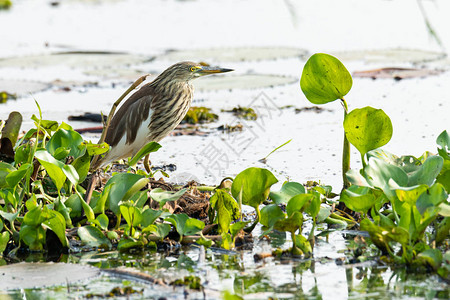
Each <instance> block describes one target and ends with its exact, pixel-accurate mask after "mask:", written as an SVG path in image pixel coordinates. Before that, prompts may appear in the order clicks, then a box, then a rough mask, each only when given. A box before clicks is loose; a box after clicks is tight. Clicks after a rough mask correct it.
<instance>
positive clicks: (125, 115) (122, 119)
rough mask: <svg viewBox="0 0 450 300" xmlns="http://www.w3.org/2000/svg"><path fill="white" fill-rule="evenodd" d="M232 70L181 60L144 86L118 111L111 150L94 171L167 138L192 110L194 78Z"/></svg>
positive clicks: (112, 126)
mask: <svg viewBox="0 0 450 300" xmlns="http://www.w3.org/2000/svg"><path fill="white" fill-rule="evenodd" d="M229 71H232V70H231V69H222V68H213V67H205V66H202V65H200V64H196V63H193V62H180V63H177V64H174V65H173V66H171V67H169V68H168V69H167V70H165V71H164V72H162V73H161V74H160V75H159V76H158V77H157V78H156V79H155V80H154V81H152V82H150V83H148V84H145V85H144V86H142V87H141V88H140V89H139V90H138V91H137V92H135V93H134V94H132V95H131V96H130V97H129V98H128V100H127V101H125V103H124V104H123V105H122V106H121V107H120V109H119V110H118V111H117V112H116V113H115V114H114V117H113V118H112V120H111V123H110V127H109V129H108V132H107V134H106V137H105V142H107V143H108V144H109V145H110V151H109V152H108V153H107V154H106V155H105V156H104V157H103V158H102V159H100V160H98V161H97V162H96V163H94V164H93V165H92V166H91V170H96V169H98V168H100V167H103V166H105V165H107V164H109V163H110V162H113V161H116V160H119V159H123V158H127V157H130V156H133V155H135V154H136V153H137V152H138V151H139V150H140V149H141V148H142V147H143V146H145V145H146V144H147V143H149V142H151V141H155V142H159V141H160V140H161V139H163V138H164V137H166V136H167V135H168V134H169V133H170V132H171V131H172V130H173V129H174V128H175V127H176V126H177V125H178V124H179V123H180V122H181V120H182V119H183V118H184V116H185V115H186V113H187V111H188V110H189V107H190V105H191V101H192V98H193V94H194V88H193V86H192V85H191V83H190V81H191V80H193V79H195V78H197V77H200V76H203V75H208V74H214V73H224V72H229Z"/></svg>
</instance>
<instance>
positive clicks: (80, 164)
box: [72, 151, 91, 182]
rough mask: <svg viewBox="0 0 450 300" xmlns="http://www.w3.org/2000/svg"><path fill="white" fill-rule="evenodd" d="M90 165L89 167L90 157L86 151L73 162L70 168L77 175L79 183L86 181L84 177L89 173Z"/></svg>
mask: <svg viewBox="0 0 450 300" xmlns="http://www.w3.org/2000/svg"><path fill="white" fill-rule="evenodd" d="M90 165H91V157H90V156H89V154H88V152H87V151H86V152H85V153H84V155H82V156H80V157H78V158H76V159H75V160H74V161H73V163H72V166H73V167H74V168H75V170H76V171H77V173H78V176H79V182H83V181H84V180H85V179H86V176H87V174H88V173H89V167H90Z"/></svg>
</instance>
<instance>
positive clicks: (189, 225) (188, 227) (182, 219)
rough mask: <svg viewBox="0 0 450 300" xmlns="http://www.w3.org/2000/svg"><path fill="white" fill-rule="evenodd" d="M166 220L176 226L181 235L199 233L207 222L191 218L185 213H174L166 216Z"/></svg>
mask: <svg viewBox="0 0 450 300" xmlns="http://www.w3.org/2000/svg"><path fill="white" fill-rule="evenodd" d="M165 221H167V222H169V223H171V224H172V225H173V226H175V228H176V230H177V232H178V234H179V235H180V237H182V236H184V235H190V234H195V233H198V232H199V231H201V230H203V228H204V227H205V223H203V222H202V221H200V220H197V219H193V218H189V216H188V215H187V214H185V213H182V214H172V215H171V216H169V217H167V218H165Z"/></svg>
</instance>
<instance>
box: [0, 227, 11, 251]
mask: <svg viewBox="0 0 450 300" xmlns="http://www.w3.org/2000/svg"><path fill="white" fill-rule="evenodd" d="M9 237H10V235H9V232H8V231H4V232H2V233H0V257H1V256H2V253H3V251H5V249H6V247H7V246H8V242H9Z"/></svg>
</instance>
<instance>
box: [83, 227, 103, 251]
mask: <svg viewBox="0 0 450 300" xmlns="http://www.w3.org/2000/svg"><path fill="white" fill-rule="evenodd" d="M77 233H78V236H79V237H80V239H81V241H82V242H83V244H85V245H86V246H88V247H93V248H106V249H110V248H111V242H110V241H109V239H108V238H107V237H106V236H105V235H104V234H103V232H102V231H101V230H100V229H98V228H97V227H94V226H92V225H88V226H83V227H80V228H78V231H77Z"/></svg>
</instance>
